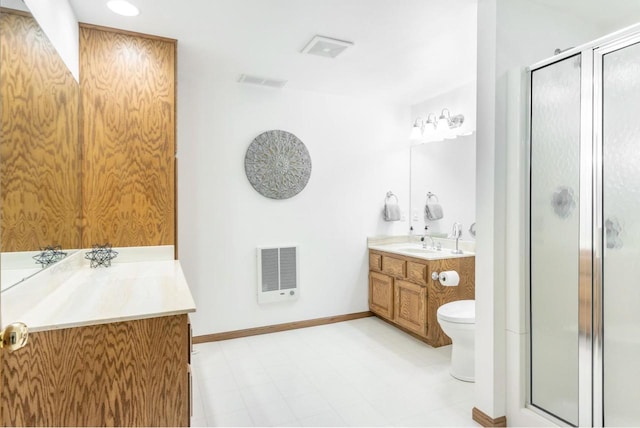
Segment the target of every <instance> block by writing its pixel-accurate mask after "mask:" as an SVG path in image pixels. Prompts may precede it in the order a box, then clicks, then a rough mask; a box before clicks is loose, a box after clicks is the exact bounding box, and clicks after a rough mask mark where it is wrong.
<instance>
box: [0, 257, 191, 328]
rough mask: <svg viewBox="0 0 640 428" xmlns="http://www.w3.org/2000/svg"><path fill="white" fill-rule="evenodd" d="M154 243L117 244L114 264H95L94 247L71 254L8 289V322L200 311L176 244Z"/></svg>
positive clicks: (62, 322) (69, 323)
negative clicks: (90, 256) (176, 256)
mask: <svg viewBox="0 0 640 428" xmlns="http://www.w3.org/2000/svg"><path fill="white" fill-rule="evenodd" d="M149 248H152V249H156V250H155V251H153V250H152V251H151V252H150V251H149V249H148V248H145V249H143V250H141V249H138V251H136V249H135V248H116V249H115V250H116V251H118V252H119V253H120V254H119V256H118V258H116V259H114V260H113V261H112V265H111V267H108V268H105V267H99V268H94V269H92V268H90V267H89V261H88V260H85V259H84V255H85V253H86V251H88V250H79V251H77V252H75V253H73V254H71V255H70V256H68V257H67V258H66V259H64V260H62V261H61V262H58V263H56V264H55V265H53V266H51V267H49V268H47V269H45V270H43V271H42V272H40V273H38V274H37V275H34V276H33V277H31V278H28V279H26V280H25V281H23V282H22V283H20V284H19V285H17V286H15V287H13V288H11V289H8V290H6V291H4V292H3V293H2V321H3V322H2V324H3V325H6V324H9V323H12V322H15V321H21V322H24V323H25V324H27V326H28V327H29V330H30V331H32V332H37V331H44V330H53V329H60V328H70V327H80V326H87V325H94V324H104V323H111V322H119V321H131V320H135V319H143V318H153V317H158V316H169V315H177V314H183V313H189V312H194V311H195V303H194V301H193V297H192V296H191V292H190V290H189V287H188V285H187V282H186V280H185V277H184V274H183V272H182V267H181V266H180V262H179V261H177V260H173V252H172V249H173V247H149ZM158 249H159V250H158ZM121 256H122V259H120V257H121ZM119 259H120V261H119Z"/></svg>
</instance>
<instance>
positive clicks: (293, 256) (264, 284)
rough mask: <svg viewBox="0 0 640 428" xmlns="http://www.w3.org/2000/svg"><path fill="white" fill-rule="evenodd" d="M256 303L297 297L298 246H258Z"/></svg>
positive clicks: (298, 292)
mask: <svg viewBox="0 0 640 428" xmlns="http://www.w3.org/2000/svg"><path fill="white" fill-rule="evenodd" d="M257 254H258V303H269V302H281V301H285V300H294V299H297V298H298V295H299V294H300V291H299V280H298V279H299V269H298V247H297V246H287V247H258V253H257Z"/></svg>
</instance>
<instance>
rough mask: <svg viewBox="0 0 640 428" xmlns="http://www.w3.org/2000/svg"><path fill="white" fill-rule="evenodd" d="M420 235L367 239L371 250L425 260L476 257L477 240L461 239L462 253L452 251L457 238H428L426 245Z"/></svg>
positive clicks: (459, 246)
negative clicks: (438, 246) (438, 247)
mask: <svg viewBox="0 0 640 428" xmlns="http://www.w3.org/2000/svg"><path fill="white" fill-rule="evenodd" d="M419 239H420V236H393V237H372V238H369V239H368V240H367V246H368V248H369V249H370V250H377V251H384V252H387V253H392V254H399V255H402V256H407V257H415V258H417V259H424V260H443V259H454V258H460V257H475V252H474V250H475V242H470V241H459V242H458V248H459V249H460V250H462V254H455V253H452V250H453V249H454V248H455V240H454V239H449V238H437V237H434V238H433V242H432V241H431V238H427V245H426V247H425V246H424V245H423V243H422V242H421V241H420V240H419ZM434 244H435V245H436V247H437V245H438V244H439V245H440V250H438V249H436V248H434Z"/></svg>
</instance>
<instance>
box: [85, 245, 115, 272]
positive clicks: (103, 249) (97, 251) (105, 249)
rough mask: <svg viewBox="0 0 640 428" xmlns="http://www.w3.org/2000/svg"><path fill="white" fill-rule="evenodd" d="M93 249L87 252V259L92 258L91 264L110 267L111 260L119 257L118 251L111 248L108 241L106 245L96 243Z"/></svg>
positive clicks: (95, 266) (94, 266) (93, 266)
mask: <svg viewBox="0 0 640 428" xmlns="http://www.w3.org/2000/svg"><path fill="white" fill-rule="evenodd" d="M92 248H93V250H91V251H89V252H88V253H86V255H85V256H84V258H85V259H87V260H91V264H90V266H91V267H92V268H97V267H98V266H104V267H109V266H111V260H113V259H115V258H116V257H118V252H117V251H113V250H112V249H111V244H109V243H106V244H104V245H99V244H94V245H93V247H92Z"/></svg>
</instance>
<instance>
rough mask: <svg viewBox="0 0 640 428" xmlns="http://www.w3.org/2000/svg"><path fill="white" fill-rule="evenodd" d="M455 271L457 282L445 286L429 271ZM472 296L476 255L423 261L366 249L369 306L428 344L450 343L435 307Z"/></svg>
mask: <svg viewBox="0 0 640 428" xmlns="http://www.w3.org/2000/svg"><path fill="white" fill-rule="evenodd" d="M447 270H455V271H457V272H458V273H459V274H460V284H459V285H458V286H456V287H445V286H443V285H441V284H440V282H439V281H437V280H433V279H431V273H432V272H442V271H447ZM474 298H475V257H458V258H451V259H441V260H424V259H418V258H414V257H407V256H402V255H398V254H392V253H385V252H382V251H377V250H370V251H369V309H370V310H371V312H373V313H374V314H376V315H377V316H379V317H380V318H382V319H384V320H386V321H388V322H390V323H392V324H394V325H395V326H397V327H399V328H401V329H402V330H404V331H406V332H408V333H410V334H412V335H413V336H414V337H417V338H418V339H420V340H423V341H424V342H426V343H428V344H429V345H431V346H434V347H439V346H443V345H448V344H450V343H451V339H449V337H448V336H447V335H446V334H444V332H443V331H442V329H441V328H440V324H439V323H438V317H437V312H438V308H439V307H440V306H441V305H443V304H445V303H448V302H453V301H456V300H467V299H474Z"/></svg>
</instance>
